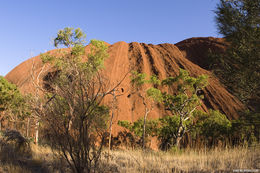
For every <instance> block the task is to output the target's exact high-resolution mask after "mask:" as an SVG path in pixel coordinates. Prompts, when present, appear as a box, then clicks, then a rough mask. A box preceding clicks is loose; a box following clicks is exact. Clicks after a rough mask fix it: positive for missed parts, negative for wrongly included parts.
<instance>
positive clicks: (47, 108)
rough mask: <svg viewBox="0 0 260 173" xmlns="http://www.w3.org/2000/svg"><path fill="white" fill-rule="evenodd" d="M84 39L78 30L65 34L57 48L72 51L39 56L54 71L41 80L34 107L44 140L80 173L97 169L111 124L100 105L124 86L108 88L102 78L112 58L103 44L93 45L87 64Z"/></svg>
mask: <svg viewBox="0 0 260 173" xmlns="http://www.w3.org/2000/svg"><path fill="white" fill-rule="evenodd" d="M84 38H85V34H84V33H83V32H82V31H81V30H80V29H75V30H74V29H73V28H65V29H63V30H60V31H59V32H58V35H57V37H56V38H55V40H54V45H55V46H59V45H63V46H65V47H67V48H68V49H60V50H58V51H57V54H43V55H41V59H42V62H43V63H44V64H45V65H46V66H47V67H51V70H48V71H46V72H45V73H44V75H43V78H42V81H43V82H42V83H40V85H39V86H40V87H41V91H42V96H41V97H40V98H39V97H38V98H36V101H38V104H34V107H33V111H34V114H36V115H37V116H38V117H39V121H41V122H42V123H41V124H42V125H41V127H42V133H43V135H44V136H45V139H46V140H47V141H48V142H49V143H50V144H51V145H52V146H53V147H54V148H56V149H57V150H58V151H59V152H60V155H61V156H63V158H64V159H66V161H67V162H68V164H69V165H70V167H71V169H72V171H73V172H78V173H81V172H91V171H94V170H96V168H97V166H98V163H99V159H100V156H101V153H102V148H103V144H104V139H105V137H106V136H105V134H106V133H105V132H106V130H107V122H108V118H109V109H108V107H106V106H104V105H102V102H103V100H104V98H105V97H106V96H107V95H109V94H112V95H113V91H115V90H116V88H117V87H118V86H119V85H120V83H121V82H122V81H120V82H118V83H117V84H116V85H115V86H109V81H108V80H107V79H106V78H104V76H103V73H102V67H103V63H104V60H105V59H106V58H107V57H108V53H107V46H106V45H105V44H104V42H102V41H97V40H92V41H91V43H90V46H91V51H90V53H89V54H88V55H87V58H84V55H85V47H84V42H85V41H84ZM108 88H111V89H108ZM35 103H37V102H35Z"/></svg>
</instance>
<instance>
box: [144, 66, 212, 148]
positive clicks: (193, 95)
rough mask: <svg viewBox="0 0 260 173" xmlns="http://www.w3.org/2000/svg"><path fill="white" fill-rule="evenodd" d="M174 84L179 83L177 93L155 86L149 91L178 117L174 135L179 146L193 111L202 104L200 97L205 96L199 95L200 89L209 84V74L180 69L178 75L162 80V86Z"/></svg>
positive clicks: (149, 93) (148, 91)
mask: <svg viewBox="0 0 260 173" xmlns="http://www.w3.org/2000/svg"><path fill="white" fill-rule="evenodd" d="M173 84H176V85H177V89H176V90H177V91H176V92H175V93H173V92H170V91H168V92H161V90H159V89H157V88H153V87H151V88H149V89H148V90H147V93H148V96H150V97H152V98H153V99H154V100H156V101H159V102H161V103H162V104H163V105H164V107H165V109H166V110H167V111H169V112H170V114H171V116H177V117H178V119H179V122H178V123H179V124H178V125H177V133H174V132H172V133H173V134H172V136H174V138H175V145H176V146H177V147H179V145H180V140H181V139H182V137H183V135H184V134H185V132H186V130H187V122H188V121H189V120H190V119H191V118H192V115H193V112H194V111H195V110H196V108H197V106H199V105H200V99H202V98H203V96H201V95H199V91H200V90H201V89H203V88H204V87H205V86H206V85H207V76H206V75H201V76H199V77H197V78H195V77H191V76H190V75H189V73H188V72H187V71H186V70H183V69H180V72H179V75H177V76H176V77H168V78H166V79H164V80H162V81H161V86H162V87H164V86H167V87H169V88H170V87H172V85H173ZM166 120H169V121H170V120H173V119H166ZM171 144H172V143H171Z"/></svg>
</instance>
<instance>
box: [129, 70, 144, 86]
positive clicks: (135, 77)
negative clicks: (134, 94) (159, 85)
mask: <svg viewBox="0 0 260 173" xmlns="http://www.w3.org/2000/svg"><path fill="white" fill-rule="evenodd" d="M145 78H146V74H145V73H138V72H137V71H132V75H131V82H132V84H134V85H136V87H140V86H142V85H143V84H145V83H146V82H147V80H145Z"/></svg>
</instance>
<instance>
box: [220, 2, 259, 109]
mask: <svg viewBox="0 0 260 173" xmlns="http://www.w3.org/2000/svg"><path fill="white" fill-rule="evenodd" d="M259 12H260V1H259V0H235V1H224V0H221V1H220V3H219V5H218V7H217V9H216V11H215V13H216V24H217V27H218V31H219V33H220V34H222V35H223V36H224V37H225V39H226V41H227V42H228V43H229V47H228V49H227V50H226V52H225V54H223V55H218V56H215V57H216V58H217V61H218V62H219V64H220V65H219V67H217V68H215V71H216V74H217V75H218V76H220V77H222V81H224V83H225V84H226V85H227V86H228V87H229V89H230V90H231V91H232V93H233V94H235V95H236V96H238V97H239V98H240V100H241V101H243V102H244V103H246V104H247V105H249V106H250V109H255V110H256V111H257V109H258V108H259V107H258V105H259V100H260V93H259V91H260V90H259V86H260V80H259V77H260V72H259V70H260V59H259V57H260V46H259V40H260V28H259V26H260V17H259V15H260V13H259ZM258 111H259V110H258Z"/></svg>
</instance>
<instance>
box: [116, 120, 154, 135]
mask: <svg viewBox="0 0 260 173" xmlns="http://www.w3.org/2000/svg"><path fill="white" fill-rule="evenodd" d="M143 124H144V119H143V118H140V119H138V120H137V121H135V122H133V123H130V122H129V121H118V125H119V126H121V127H124V128H126V129H128V130H129V131H130V132H133V133H134V134H135V135H136V136H138V137H142V135H143ZM157 126H158V121H157V120H146V131H145V132H146V133H145V134H146V137H149V136H155V135H156V134H157Z"/></svg>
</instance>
